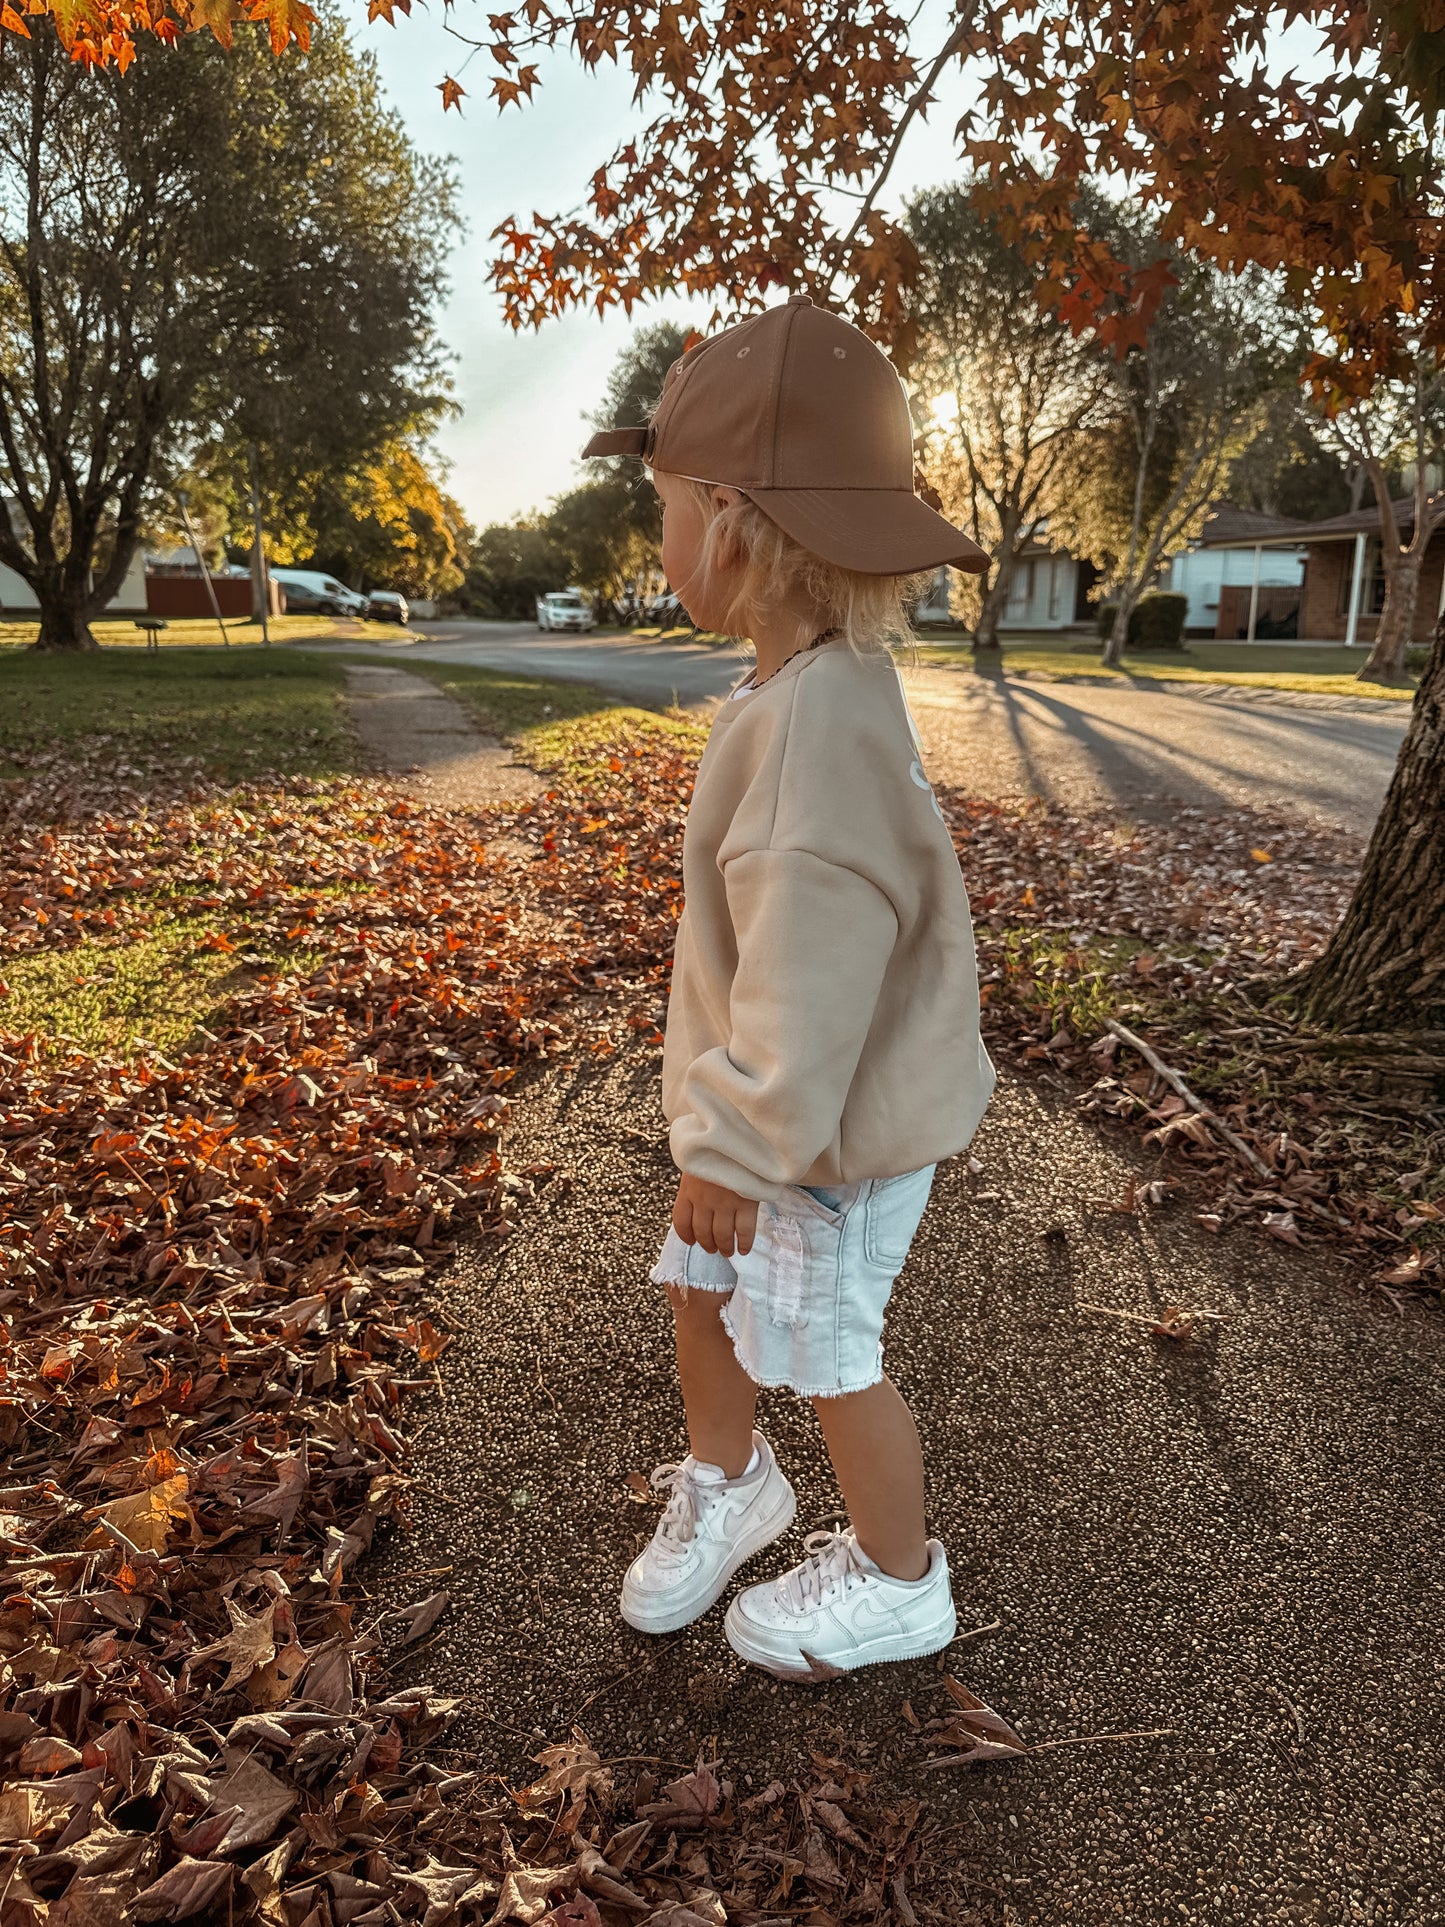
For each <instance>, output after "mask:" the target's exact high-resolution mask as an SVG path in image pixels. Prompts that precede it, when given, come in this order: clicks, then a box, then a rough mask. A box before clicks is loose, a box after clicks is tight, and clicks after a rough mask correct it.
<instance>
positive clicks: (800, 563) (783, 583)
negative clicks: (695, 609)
mask: <svg viewBox="0 0 1445 1927" xmlns="http://www.w3.org/2000/svg"><path fill="white" fill-rule="evenodd" d="M668 481H669V482H670V483H672V484H673V486H674V487H676V488H679V489H684V490H686V492H687V494H688V495H689V496H690V497H691V499H692V501H693V502H694V503H695V504H696V506H697V509H698V511H699V513H700V514H701V516H702V518H703V520H704V523H705V527H706V533H705V534H704V536H703V546H702V555H701V558H700V565H701V567H702V569H703V570H704V571H705V572H706V574H707V575H709V576H711V575H713V574H714V573H715V572H716V568H717V556H718V546H719V544H720V543H721V542H722V540H723V539H724V537H726V538H727V540H728V542H729V543H730V544H731V545H732V546H733V547H734V548H735V549H736V551H737V554H738V556H739V557H740V562H739V566H738V591H737V594H736V595H735V596H734V597H733V599H732V602H731V604H730V605H729V607H728V610H727V617H726V623H727V630H728V633H729V634H730V635H735V636H738V637H740V638H741V637H746V636H747V634H748V629H749V623H750V619H751V617H752V616H753V615H754V614H755V613H756V612H757V610H759V609H761V608H764V607H766V605H767V604H768V603H769V602H777V601H781V600H782V599H783V598H784V597H786V596H789V595H795V594H796V595H801V596H804V597H806V598H807V600H808V601H809V602H811V603H813V604H814V605H815V606H816V607H817V608H818V609H819V610H821V612H822V614H823V617H824V627H825V628H827V629H833V630H836V631H837V633H838V634H839V635H840V636H842V637H843V639H844V640H845V641H846V642H847V644H848V646H849V648H850V649H853V650H855V651H856V652H857V653H858V654H859V655H862V654H865V653H867V652H870V651H872V652H876V651H877V650H878V649H879V648H880V647H881V648H883V649H885V650H893V649H911V648H913V647H914V646H916V644H917V641H918V638H917V637H916V636H915V635H914V633H913V624H912V621H911V619H910V616H909V609H910V606H911V605H912V604H914V603H916V602H917V601H918V599H919V597H920V596H921V595H922V594H923V593H924V592H925V590H926V589H927V587H928V584H929V582H930V581H931V580H932V577H933V571H932V570H927V571H924V572H923V573H921V574H912V575H867V574H865V573H864V572H863V570H861V569H845V568H843V567H842V566H841V565H840V564H838V563H836V562H826V561H824V559H823V557H822V556H821V555H814V554H813V553H812V551H811V550H809V549H805V548H804V547H803V545H802V543H801V542H796V541H794V539H793V537H792V536H791V535H787V534H785V533H784V532H783V530H782V529H780V528H779V527H778V525H777V523H776V522H774V521H771V520H770V519H769V518H768V517H767V516H766V515H764V513H763V511H762V510H761V509H760V508H759V507H758V505H757V503H756V502H754V501H753V500H752V499H751V498H750V497H749V496H746V495H745V496H744V497H743V499H742V500H741V501H740V502H734V503H732V504H730V505H729V506H728V507H726V508H719V507H718V505H717V503H716V501H715V500H714V485H713V484H712V483H709V482H698V481H694V480H693V478H692V477H691V476H686V475H669V477H668ZM805 640H810V638H805V637H802V636H800V637H799V641H800V642H801V641H805Z"/></svg>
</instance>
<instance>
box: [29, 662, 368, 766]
mask: <svg viewBox="0 0 1445 1927" xmlns="http://www.w3.org/2000/svg"><path fill="white" fill-rule="evenodd" d="M344 680H345V678H344V676H343V673H342V669H341V665H340V663H339V662H338V661H337V660H336V659H335V658H334V657H330V656H324V655H309V654H306V653H303V652H300V651H294V652H293V651H291V650H261V649H256V650H250V649H248V650H244V651H242V650H238V651H235V652H234V653H227V652H225V651H223V650H221V649H219V648H217V649H215V650H209V649H206V650H201V649H176V650H171V651H167V652H166V653H164V654H162V655H159V656H147V655H145V654H144V653H143V652H142V651H137V650H131V649H126V650H103V651H101V652H100V653H98V654H95V655H89V654H87V655H81V656H70V655H61V656H52V655H44V656H38V655H34V654H30V653H22V652H19V651H16V652H13V653H6V654H0V776H6V775H15V774H16V773H17V769H18V766H17V763H16V757H17V755H18V754H20V755H23V754H25V753H32V754H33V753H34V752H36V751H38V750H43V749H45V748H47V747H49V746H50V745H52V744H60V745H66V744H75V745H79V744H80V743H82V742H84V741H86V740H87V739H92V740H93V739H94V738H96V737H97V736H102V735H103V736H106V737H108V738H110V741H109V742H108V743H103V744H96V745H95V750H94V754H95V756H96V757H99V758H103V759H107V760H110V761H113V762H115V763H117V764H122V763H125V762H127V761H128V760H129V761H136V760H143V759H150V758H153V757H156V756H161V757H165V756H188V757H195V758H199V760H200V763H201V766H202V768H203V769H204V771H205V772H206V773H207V774H208V775H212V776H217V777H220V778H221V779H222V780H226V781H234V782H244V781H245V780H247V779H248V778H250V777H253V776H256V775H259V774H261V773H262V772H263V771H273V770H282V771H285V772H288V773H291V774H295V775H305V776H329V775H344V774H347V773H349V772H351V771H353V770H354V769H355V768H356V758H355V749H354V741H353V738H352V735H351V732H350V730H349V729H348V727H347V726H346V721H345V718H344V716H343V714H342V711H341V707H340V702H339V697H340V694H341V690H342V687H343V684H344Z"/></svg>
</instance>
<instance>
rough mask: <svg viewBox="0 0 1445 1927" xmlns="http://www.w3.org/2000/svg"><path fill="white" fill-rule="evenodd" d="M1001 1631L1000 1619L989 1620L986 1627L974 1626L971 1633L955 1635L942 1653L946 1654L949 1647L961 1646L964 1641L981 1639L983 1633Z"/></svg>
mask: <svg viewBox="0 0 1445 1927" xmlns="http://www.w3.org/2000/svg"><path fill="white" fill-rule="evenodd" d="M1002 1631H1003V1621H1002V1620H1001V1619H991V1620H990V1621H989V1623H988V1624H987V1625H986V1626H975V1627H974V1629H973V1631H972V1632H971V1633H955V1634H954V1636H953V1638H952V1639H950V1640H949V1642H948V1646H946V1647H945V1648H944V1651H945V1652H947V1651H948V1650H949V1648H950V1647H954V1646H961V1645H963V1643H964V1641H965V1640H968V1639H982V1638H983V1636H984V1634H985V1633H997V1632H1002Z"/></svg>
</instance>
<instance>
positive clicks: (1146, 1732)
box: [1028, 1726, 1179, 1753]
mask: <svg viewBox="0 0 1445 1927" xmlns="http://www.w3.org/2000/svg"><path fill="white" fill-rule="evenodd" d="M1178 1737H1179V1729H1178V1727H1175V1726H1154V1727H1148V1728H1145V1729H1142V1730H1141V1731H1139V1732H1137V1733H1075V1734H1071V1735H1070V1736H1069V1737H1068V1738H1067V1739H1062V1740H1035V1741H1034V1743H1033V1745H1032V1746H1031V1747H1030V1748H1029V1749H1028V1750H1029V1752H1030V1753H1052V1752H1053V1750H1054V1748H1055V1747H1059V1746H1098V1745H1102V1744H1103V1742H1104V1741H1105V1740H1174V1739H1177V1738H1178Z"/></svg>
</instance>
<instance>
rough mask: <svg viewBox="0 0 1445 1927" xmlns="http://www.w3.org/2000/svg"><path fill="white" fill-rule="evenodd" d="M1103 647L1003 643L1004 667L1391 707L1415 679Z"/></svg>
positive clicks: (943, 650)
mask: <svg viewBox="0 0 1445 1927" xmlns="http://www.w3.org/2000/svg"><path fill="white" fill-rule="evenodd" d="M1098 651H1099V645H1098V644H1097V643H1096V642H1094V641H1092V640H1088V639H1082V638H1079V637H1062V636H1061V637H1058V638H1052V637H1051V638H1037V637H1029V638H1027V639H1025V640H1021V641H1019V642H1009V641H1005V643H1004V645H1003V652H1002V654H1003V669H1004V672H1005V673H1006V674H1007V673H1009V672H1010V671H1012V672H1015V673H1017V672H1021V671H1022V672H1026V673H1027V674H1029V675H1031V676H1041V677H1044V678H1045V679H1046V680H1048V681H1050V682H1077V681H1095V680H1099V681H1106V682H1124V683H1135V682H1141V681H1144V682H1195V683H1232V684H1235V685H1236V686H1239V687H1242V688H1246V689H1248V688H1253V689H1288V690H1300V691H1304V692H1306V693H1308V694H1314V695H1326V696H1366V697H1375V698H1378V699H1381V700H1383V701H1385V702H1409V701H1410V699H1411V698H1412V697H1413V696H1414V694H1415V686H1416V685H1415V679H1414V678H1413V677H1411V678H1410V679H1409V680H1408V682H1405V683H1402V684H1400V685H1399V686H1398V687H1387V686H1386V685H1384V684H1382V683H1373V682H1359V681H1357V680H1356V672H1357V671H1358V670H1359V668H1360V666H1361V664H1362V663H1363V662H1364V659H1365V657H1364V652H1363V651H1362V650H1359V649H1345V648H1329V647H1326V646H1321V647H1319V648H1317V649H1316V648H1293V647H1291V648H1271V647H1270V646H1269V644H1268V643H1246V642H1191V643H1189V644H1188V645H1187V647H1186V648H1185V649H1184V650H1183V651H1179V650H1172V649H1171V650H1164V651H1153V652H1149V653H1139V654H1135V653H1133V652H1130V653H1126V655H1125V657H1124V661H1123V664H1122V665H1121V667H1119V668H1117V669H1111V668H1106V667H1105V665H1104V664H1103V663H1101V662H1100V661H1099V653H1098ZM918 659H919V661H920V662H930V663H971V662H972V659H973V657H972V650H971V649H970V647H969V645H968V643H967V642H966V641H961V642H958V643H950V644H938V643H927V642H925V643H923V644H921V646H920V648H919V651H918Z"/></svg>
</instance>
